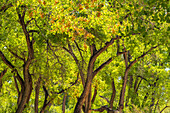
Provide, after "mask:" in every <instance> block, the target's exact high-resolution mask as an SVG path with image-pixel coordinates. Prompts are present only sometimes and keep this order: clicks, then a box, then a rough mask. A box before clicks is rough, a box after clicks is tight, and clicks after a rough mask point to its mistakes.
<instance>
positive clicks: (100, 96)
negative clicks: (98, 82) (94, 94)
mask: <svg viewBox="0 0 170 113" xmlns="http://www.w3.org/2000/svg"><path fill="white" fill-rule="evenodd" d="M99 96H100V97H101V98H103V99H105V100H106V101H107V102H108V103H110V101H109V99H108V98H106V97H103V96H101V95H99Z"/></svg>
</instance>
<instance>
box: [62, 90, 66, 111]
mask: <svg viewBox="0 0 170 113" xmlns="http://www.w3.org/2000/svg"><path fill="white" fill-rule="evenodd" d="M66 98H67V96H66V93H64V97H63V106H62V111H63V113H65V107H66Z"/></svg>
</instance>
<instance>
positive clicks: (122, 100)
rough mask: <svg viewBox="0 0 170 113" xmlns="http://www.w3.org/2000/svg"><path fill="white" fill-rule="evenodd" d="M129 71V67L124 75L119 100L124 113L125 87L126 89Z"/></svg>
mask: <svg viewBox="0 0 170 113" xmlns="http://www.w3.org/2000/svg"><path fill="white" fill-rule="evenodd" d="M128 71H129V69H128V68H127V69H126V71H125V75H124V82H123V85H122V90H121V93H120V100H119V112H120V113H122V111H123V107H124V105H123V104H124V97H125V89H126V83H127V79H128Z"/></svg>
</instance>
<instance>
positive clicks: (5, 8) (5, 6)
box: [0, 3, 13, 12]
mask: <svg viewBox="0 0 170 113" xmlns="http://www.w3.org/2000/svg"><path fill="white" fill-rule="evenodd" d="M12 6H13V5H12V3H9V4H7V5H4V6H2V7H1V8H0V12H1V11H4V12H5V11H6V10H7V9H8V8H10V7H12Z"/></svg>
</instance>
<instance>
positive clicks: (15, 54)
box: [8, 49, 25, 61]
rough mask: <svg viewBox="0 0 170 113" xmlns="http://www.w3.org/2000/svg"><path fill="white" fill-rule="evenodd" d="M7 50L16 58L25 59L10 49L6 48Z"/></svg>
mask: <svg viewBox="0 0 170 113" xmlns="http://www.w3.org/2000/svg"><path fill="white" fill-rule="evenodd" d="M8 51H9V52H10V53H11V54H13V55H14V56H15V57H16V58H18V59H20V60H23V61H25V59H24V58H22V57H20V56H18V55H17V53H14V52H13V51H12V50H11V49H8Z"/></svg>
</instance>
